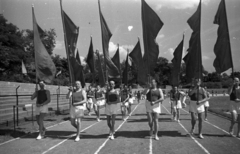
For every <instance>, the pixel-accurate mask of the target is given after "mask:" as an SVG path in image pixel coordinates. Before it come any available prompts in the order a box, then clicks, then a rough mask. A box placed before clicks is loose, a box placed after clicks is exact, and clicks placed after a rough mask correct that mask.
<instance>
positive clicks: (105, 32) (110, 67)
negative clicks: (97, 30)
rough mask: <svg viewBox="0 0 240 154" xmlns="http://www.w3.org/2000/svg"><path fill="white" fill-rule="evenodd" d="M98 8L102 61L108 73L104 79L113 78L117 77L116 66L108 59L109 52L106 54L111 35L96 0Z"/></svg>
mask: <svg viewBox="0 0 240 154" xmlns="http://www.w3.org/2000/svg"><path fill="white" fill-rule="evenodd" d="M98 6H99V15H100V25H101V32H102V48H103V55H104V60H105V63H106V67H107V68H105V69H107V71H106V72H107V73H108V76H106V78H107V77H111V78H115V77H118V76H119V71H118V68H117V66H115V65H114V63H113V62H112V60H111V59H110V56H109V52H108V45H109V40H110V38H111V37H112V33H111V32H110V30H109V28H108V25H107V23H106V21H105V19H104V17H103V15H102V12H101V7H100V2H99V0H98Z"/></svg>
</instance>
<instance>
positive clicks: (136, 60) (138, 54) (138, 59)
mask: <svg viewBox="0 0 240 154" xmlns="http://www.w3.org/2000/svg"><path fill="white" fill-rule="evenodd" d="M129 57H130V58H131V60H132V64H133V65H134V66H136V68H137V82H138V83H139V84H145V82H146V81H147V76H146V75H143V74H146V73H147V71H146V70H145V68H146V67H144V62H143V57H142V51H141V45H140V40H139V39H138V42H137V44H136V45H135V47H134V48H133V50H132V52H131V53H130V54H129Z"/></svg>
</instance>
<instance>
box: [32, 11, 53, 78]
mask: <svg viewBox="0 0 240 154" xmlns="http://www.w3.org/2000/svg"><path fill="white" fill-rule="evenodd" d="M32 16H33V34H34V51H35V69H36V76H37V78H38V79H39V80H43V81H45V82H46V83H51V82H52V80H53V78H54V76H55V74H56V67H55V65H54V63H53V61H52V58H51V56H50V55H49V53H48V52H47V50H46V48H45V46H44V45H43V43H42V41H41V38H40V36H39V32H38V29H39V28H38V27H39V26H38V24H37V21H36V18H35V14H34V7H32Z"/></svg>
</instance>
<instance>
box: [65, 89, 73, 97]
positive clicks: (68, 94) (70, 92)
mask: <svg viewBox="0 0 240 154" xmlns="http://www.w3.org/2000/svg"><path fill="white" fill-rule="evenodd" d="M68 90H69V91H68V93H67V96H66V99H69V98H71V97H72V91H73V88H72V87H69V89H68Z"/></svg>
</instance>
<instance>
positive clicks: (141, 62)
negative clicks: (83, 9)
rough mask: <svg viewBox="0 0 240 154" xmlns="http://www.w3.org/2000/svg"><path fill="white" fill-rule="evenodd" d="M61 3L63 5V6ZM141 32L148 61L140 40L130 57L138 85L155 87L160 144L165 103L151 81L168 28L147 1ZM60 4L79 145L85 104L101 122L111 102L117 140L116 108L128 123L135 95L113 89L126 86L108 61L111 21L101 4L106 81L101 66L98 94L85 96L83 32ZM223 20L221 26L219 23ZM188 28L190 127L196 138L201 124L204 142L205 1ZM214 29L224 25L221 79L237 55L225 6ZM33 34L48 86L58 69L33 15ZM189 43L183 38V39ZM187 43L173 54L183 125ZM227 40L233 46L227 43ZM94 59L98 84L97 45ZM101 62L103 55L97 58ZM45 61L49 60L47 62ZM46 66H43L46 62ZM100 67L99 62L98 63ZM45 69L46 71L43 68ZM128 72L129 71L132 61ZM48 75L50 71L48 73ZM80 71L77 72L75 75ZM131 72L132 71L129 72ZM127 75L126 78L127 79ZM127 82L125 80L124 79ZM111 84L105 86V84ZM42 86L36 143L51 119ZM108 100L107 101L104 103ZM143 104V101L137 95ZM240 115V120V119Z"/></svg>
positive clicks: (153, 111) (149, 105)
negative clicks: (160, 37) (161, 35)
mask: <svg viewBox="0 0 240 154" xmlns="http://www.w3.org/2000/svg"><path fill="white" fill-rule="evenodd" d="M60 1H61V0H60ZM141 2H142V26H143V43H144V56H143V57H142V54H141V49H140V43H139V40H138V43H137V45H136V46H135V48H134V50H133V51H132V52H131V53H130V54H129V56H130V55H131V58H132V62H133V63H134V64H135V65H136V67H137V68H138V77H137V78H138V79H137V81H138V82H139V83H145V84H146V81H150V82H151V83H150V85H151V86H150V87H148V88H146V89H145V90H144V91H143V94H144V95H146V103H145V106H146V113H147V118H148V124H149V127H150V136H152V135H154V138H155V139H156V140H159V137H158V135H157V134H158V115H159V113H161V105H160V104H161V103H162V102H163V100H164V95H163V92H162V90H161V89H160V88H157V81H156V79H151V80H150V79H149V77H150V74H151V75H152V73H153V69H154V66H155V64H156V61H157V58H158V55H159V49H158V45H157V44H156V42H155V39H156V36H157V34H158V32H159V31H160V29H161V28H162V26H163V22H162V21H161V20H160V18H159V17H158V15H157V14H156V13H155V12H154V11H153V10H152V9H151V8H150V7H149V6H148V5H147V3H146V2H145V1H144V0H142V1H141ZM60 4H61V15H62V21H63V30H64V40H65V46H66V52H67V59H68V66H69V74H70V82H71V84H72V86H71V87H70V88H69V93H68V94H67V98H69V99H70V98H71V108H70V118H71V124H72V125H73V126H74V127H75V128H76V129H77V135H76V138H75V141H79V140H80V129H81V119H82V117H83V116H84V109H85V104H86V102H88V103H87V108H88V109H89V110H91V109H92V108H94V111H95V113H96V116H97V120H98V121H100V111H99V106H100V104H101V101H103V100H104V99H106V105H105V114H106V116H107V125H108V127H109V137H110V139H114V134H115V127H114V126H115V118H116V112H117V104H118V103H120V102H121V112H122V117H123V119H125V118H126V115H127V112H128V114H129V113H130V114H131V104H132V103H133V99H132V97H133V94H132V93H131V92H129V91H128V90H127V89H126V88H123V90H120V91H118V90H116V89H115V82H114V81H110V82H109V83H108V77H118V76H120V80H121V71H120V70H121V69H120V67H119V66H117V65H116V63H114V62H113V60H112V59H110V57H109V53H108V43H109V40H110V38H111V36H112V34H111V32H110V30H109V28H108V26H107V24H106V21H105V19H104V17H103V15H102V13H101V9H100V2H99V14H100V25H101V32H102V47H103V55H104V70H105V73H106V74H105V75H104V74H103V70H102V68H101V63H100V62H99V64H100V65H99V67H98V68H99V69H98V73H99V85H98V86H97V88H96V89H97V90H96V91H95V92H94V91H93V90H92V89H91V87H90V88H89V91H88V92H86V91H85V90H84V89H83V88H82V87H84V85H85V83H84V77H83V73H82V66H81V64H80V63H81V61H80V60H78V59H79V56H78V57H77V58H76V57H75V50H76V42H77V38H78V29H79V28H78V27H77V26H76V25H74V23H73V22H72V21H71V19H70V18H69V17H68V16H67V14H66V13H65V12H64V11H63V9H62V3H60ZM220 19H221V20H220ZM187 22H188V24H189V26H190V27H191V28H192V30H193V33H192V36H191V39H190V43H189V50H188V53H187V55H186V56H185V57H184V59H183V60H184V61H185V63H186V76H187V78H188V81H192V79H194V86H193V87H192V88H190V90H189V92H188V96H189V98H190V104H189V112H190V113H191V124H192V129H191V131H190V134H193V133H194V128H195V124H196V119H197V118H198V121H199V125H198V126H199V128H198V130H199V133H198V136H199V138H203V136H202V121H203V120H202V117H203V113H204V111H205V108H204V104H206V102H207V101H208V100H209V97H208V93H207V91H206V89H204V88H202V87H201V86H200V85H201V76H202V68H203V67H202V57H201V36H200V35H201V33H200V27H201V0H200V3H199V6H198V8H197V11H196V12H195V13H194V14H193V16H191V17H190V18H189V20H188V21H187ZM214 23H216V24H218V25H219V29H218V39H217V42H216V45H215V47H214V52H215V54H216V59H215V61H214V67H215V68H216V71H217V72H218V73H222V72H224V71H226V70H227V69H229V68H233V62H232V55H231V49H230V41H229V32H228V25H227V17H226V9H225V1H224V0H221V2H220V5H219V8H218V11H217V14H216V16H215V20H214ZM33 29H34V48H35V61H36V62H35V65H36V73H37V74H36V77H37V78H39V79H40V80H43V81H45V82H49V81H51V80H52V78H53V76H54V75H55V73H56V68H55V66H54V64H53V62H52V61H51V58H50V56H49V55H48V56H47V55H46V49H44V46H43V44H42V42H41V40H40V37H39V26H38V25H37V22H36V19H35V16H34V11H33ZM183 40H184V37H183ZM183 40H182V42H181V43H180V44H179V46H178V48H177V49H176V50H175V52H174V59H173V60H172V62H173V65H174V67H173V68H174V70H173V74H174V75H172V77H173V79H172V84H173V90H172V91H171V95H170V99H171V101H172V103H173V104H172V105H173V111H174V112H173V116H174V119H176V121H178V122H180V112H179V110H180V109H181V108H182V105H181V99H183V98H184V96H186V94H184V93H181V92H180V91H179V90H178V89H177V87H178V85H179V71H180V65H181V58H182V50H183ZM225 40H228V41H225ZM89 51H91V52H89V55H88V58H87V63H88V65H89V67H90V69H91V72H92V73H93V79H94V78H95V67H94V65H95V60H94V53H93V47H92V39H91V46H90V48H89ZM96 54H97V56H98V57H99V52H96ZM44 58H45V59H44ZM43 61H44V62H46V63H41V62H43ZM98 61H100V58H98ZM41 64H43V65H45V66H43V67H42V66H41ZM126 64H127V65H126V66H128V56H127V62H126ZM46 69H49V71H46ZM76 70H78V71H76ZM126 72H127V71H126ZM126 74H127V73H126ZM123 78H124V77H123ZM105 80H106V81H105ZM43 81H41V82H40V83H39V85H40V90H38V89H36V91H35V93H34V94H33V96H32V99H34V98H37V103H36V104H37V105H36V112H37V113H36V114H37V122H38V124H39V132H40V133H39V136H38V137H37V139H42V138H43V136H44V134H45V131H46V129H45V127H44V125H43V119H44V116H45V114H46V112H47V111H46V110H45V108H46V105H47V104H48V103H49V102H50V100H51V99H50V95H49V91H48V90H46V89H44V85H45V84H44V82H43ZM234 81H235V82H234V85H233V86H232V87H231V88H230V90H229V94H230V99H231V101H232V104H231V113H232V124H231V126H230V130H229V133H230V134H231V135H232V134H233V125H234V124H235V122H236V119H237V118H236V117H238V122H240V116H239V114H240V112H239V110H240V106H239V104H237V103H238V102H240V101H239V100H240V90H239V89H240V88H239V79H236V78H235V79H234ZM73 83H75V85H74V86H75V89H74V88H73ZM105 83H108V84H107V88H105V90H103V91H101V88H100V86H104V85H105ZM104 95H105V97H104ZM137 98H138V100H139V98H140V96H139V95H137ZM237 115H238V116H237ZM239 130H240V124H238V132H237V133H238V134H237V136H238V137H239V135H240V134H239Z"/></svg>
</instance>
